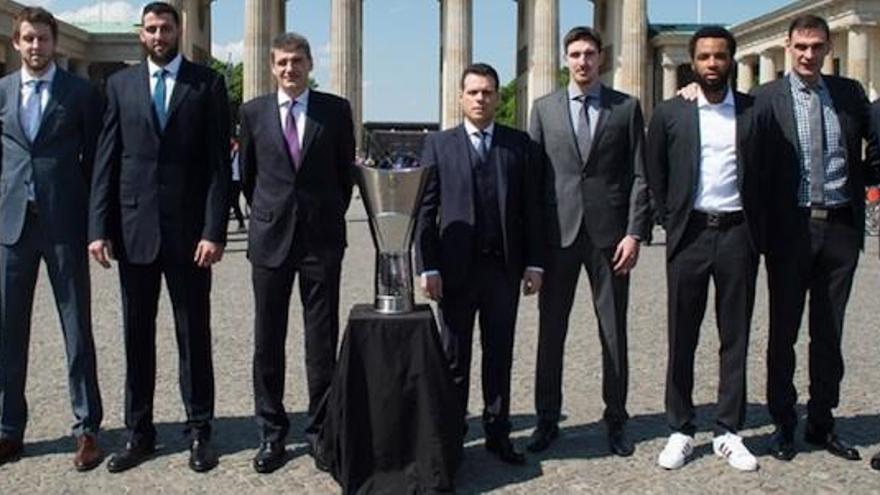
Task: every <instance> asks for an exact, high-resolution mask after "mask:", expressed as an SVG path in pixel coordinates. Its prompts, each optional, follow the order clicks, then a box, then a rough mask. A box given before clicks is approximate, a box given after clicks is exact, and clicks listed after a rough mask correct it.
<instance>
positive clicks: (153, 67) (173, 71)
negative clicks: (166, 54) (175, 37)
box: [147, 53, 183, 78]
mask: <svg viewBox="0 0 880 495" xmlns="http://www.w3.org/2000/svg"><path fill="white" fill-rule="evenodd" d="M182 62H183V55H181V54H179V53H178V54H177V55H175V57H174V58H172V59H171V62H168V63H167V64H165V66H164V67H163V66H161V65H158V64H156V63H154V62H153V60H152V59H150V57H147V67H148V68H149V70H150V76H155V75H156V72H158V71H160V70H162V69H165V72H167V73H168V74H169V75H170V76H171V77H174V78H176V77H177V73H178V72H180V64H181V63H182Z"/></svg>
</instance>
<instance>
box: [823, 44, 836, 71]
mask: <svg viewBox="0 0 880 495" xmlns="http://www.w3.org/2000/svg"><path fill="white" fill-rule="evenodd" d="M831 50H832V51H830V52H828V55H827V56H826V57H825V60H823V61H822V74H828V75H834V48H833V45H832V49H831Z"/></svg>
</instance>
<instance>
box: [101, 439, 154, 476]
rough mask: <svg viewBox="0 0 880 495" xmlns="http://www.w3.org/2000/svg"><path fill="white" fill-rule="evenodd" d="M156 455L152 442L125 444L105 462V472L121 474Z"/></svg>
mask: <svg viewBox="0 0 880 495" xmlns="http://www.w3.org/2000/svg"><path fill="white" fill-rule="evenodd" d="M155 453H156V444H155V443H152V442H143V443H136V444H135V443H132V442H128V443H127V444H125V448H124V449H122V450H120V451H119V452H117V453H115V454H113V457H111V458H110V461H108V462H107V471H110V472H111V473H121V472H123V471H127V470H129V469H131V468H133V467H135V466H137V465H138V464H140V463H142V462H144V461H146V460H148V459H149V458H151V457H153V454H155Z"/></svg>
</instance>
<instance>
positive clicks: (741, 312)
mask: <svg viewBox="0 0 880 495" xmlns="http://www.w3.org/2000/svg"><path fill="white" fill-rule="evenodd" d="M702 220H703V221H702V225H701V224H700V221H699V220H698V219H692V220H691V221H690V223H689V224H688V227H687V230H686V231H685V233H684V236H683V238H682V240H681V243H680V245H679V246H680V247H679V250H678V252H677V253H675V254H674V256H673V257H672V258H671V259H669V260H668V261H667V263H666V280H667V289H668V291H669V297H668V301H667V304H668V319H669V362H668V365H667V372H666V418H667V421H668V422H669V426H670V428H672V429H673V430H674V431H679V432H682V433H685V434H687V435H693V434H694V432H695V431H696V428H695V426H694V424H693V419H694V403H693V399H692V393H693V389H694V354H695V352H696V350H697V343H698V340H699V337H700V325H701V324H702V322H703V316H704V315H705V312H706V301H707V299H708V291H709V280H710V279H712V280H713V281H714V283H715V314H716V320H717V323H718V335H719V340H720V344H721V348H720V349H719V355H720V364H719V374H718V406H717V415H716V423H717V430H719V431H721V432H724V431H731V432H736V431H737V430H739V429H740V428H741V427H742V424H743V420H744V419H745V410H746V357H747V355H748V346H749V329H750V326H751V319H752V309H753V308H754V305H755V278H756V276H757V271H758V255H757V253H756V252H755V249H754V248H753V246H752V243H751V240H750V236H749V229H748V226H747V225H746V223H745V222H740V223H738V224H736V225H732V226H729V227H727V228H710V227H707V226H706V222H705V219H702Z"/></svg>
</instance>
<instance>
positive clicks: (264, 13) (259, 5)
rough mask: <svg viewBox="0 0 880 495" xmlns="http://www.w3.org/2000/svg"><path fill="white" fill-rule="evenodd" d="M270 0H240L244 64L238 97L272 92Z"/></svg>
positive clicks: (252, 96) (247, 97) (246, 98)
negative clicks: (241, 4) (241, 92)
mask: <svg viewBox="0 0 880 495" xmlns="http://www.w3.org/2000/svg"><path fill="white" fill-rule="evenodd" d="M272 1H273V0H244V56H243V60H242V62H243V63H244V74H243V76H244V77H243V79H244V81H243V86H244V88H243V93H244V94H243V95H242V100H243V101H248V100H251V99H253V98H255V97H257V96H260V95H262V94H265V93H268V92H270V91H272V87H273V83H272V74H271V72H270V67H269V64H270V60H269V47H270V43H271V40H270V35H271V34H272V31H271V29H272V20H271V19H268V18H267V17H268V15H270V14H271V12H272V10H271V9H272Z"/></svg>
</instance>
